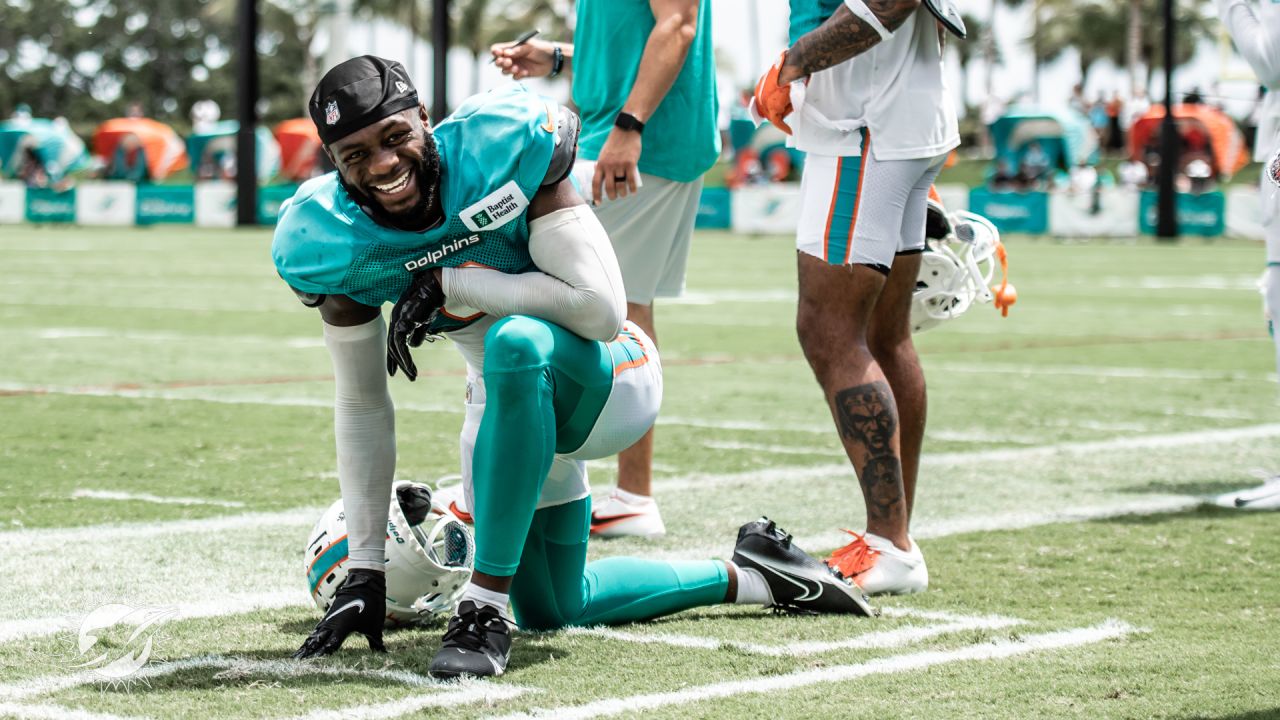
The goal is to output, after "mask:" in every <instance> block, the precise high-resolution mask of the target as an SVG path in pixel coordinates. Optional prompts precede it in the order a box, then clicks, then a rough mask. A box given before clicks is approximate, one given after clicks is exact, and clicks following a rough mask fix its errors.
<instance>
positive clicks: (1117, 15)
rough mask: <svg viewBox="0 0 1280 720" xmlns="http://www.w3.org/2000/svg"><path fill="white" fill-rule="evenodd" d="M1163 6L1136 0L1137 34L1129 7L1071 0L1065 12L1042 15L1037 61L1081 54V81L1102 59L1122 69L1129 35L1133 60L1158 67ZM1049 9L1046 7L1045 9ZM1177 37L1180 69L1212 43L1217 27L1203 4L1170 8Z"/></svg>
mask: <svg viewBox="0 0 1280 720" xmlns="http://www.w3.org/2000/svg"><path fill="white" fill-rule="evenodd" d="M1163 3H1164V0H1137V4H1138V5H1139V6H1140V12H1138V13H1137V14H1136V16H1137V17H1138V18H1140V19H1142V20H1145V21H1146V22H1142V23H1141V26H1140V27H1138V28H1134V27H1132V25H1131V23H1130V18H1131V14H1130V7H1129V5H1130V3H1124V2H1116V1H1115V0H1074V1H1073V2H1071V3H1067V4H1066V5H1065V6H1064V7H1059V8H1057V9H1055V11H1053V12H1052V13H1045V14H1044V16H1043V17H1042V18H1041V22H1040V34H1039V41H1038V42H1037V44H1036V51H1037V61H1039V62H1047V61H1050V60H1053V59H1056V58H1057V57H1058V56H1060V55H1061V54H1062V53H1063V52H1064V51H1066V50H1067V49H1068V48H1072V47H1074V48H1076V49H1077V50H1078V51H1079V53H1080V72H1081V75H1082V76H1083V75H1085V74H1087V73H1088V72H1089V68H1090V67H1091V66H1092V65H1093V63H1094V62H1096V61H1098V60H1101V59H1103V58H1107V59H1109V60H1111V61H1112V62H1114V63H1115V64H1116V66H1117V67H1124V66H1125V65H1126V64H1127V60H1128V58H1127V57H1126V56H1127V52H1126V49H1127V43H1128V40H1129V34H1130V32H1131V31H1134V38H1135V39H1136V40H1137V41H1138V47H1137V52H1136V53H1135V54H1136V57H1137V59H1138V60H1140V61H1141V62H1142V64H1143V65H1145V66H1146V67H1148V68H1151V67H1158V66H1159V65H1160V64H1161V62H1162V61H1163V59H1162V54H1163V44H1164V37H1163V32H1164V24H1163V22H1162V21H1161V20H1160V18H1161V17H1162V8H1163ZM1047 4H1048V3H1047ZM1174 12H1175V19H1176V21H1177V24H1178V32H1177V35H1176V41H1175V43H1174V62H1175V63H1176V64H1178V65H1182V64H1184V63H1186V62H1188V61H1190V60H1191V57H1192V55H1194V54H1195V51H1196V43H1198V42H1199V41H1200V40H1205V39H1212V38H1213V36H1214V31H1215V29H1216V28H1217V21H1216V20H1215V19H1212V18H1210V17H1208V16H1206V14H1205V12H1204V6H1203V3H1202V2H1199V1H1198V0H1183V1H1182V2H1178V3H1177V5H1176V7H1175V10H1174Z"/></svg>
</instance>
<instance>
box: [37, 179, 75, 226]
mask: <svg viewBox="0 0 1280 720" xmlns="http://www.w3.org/2000/svg"><path fill="white" fill-rule="evenodd" d="M27 219H28V220H30V221H31V222H49V223H73V222H75V221H76V189H75V188H74V187H73V188H70V189H68V190H64V191H62V192H59V191H57V190H54V189H52V188H27Z"/></svg>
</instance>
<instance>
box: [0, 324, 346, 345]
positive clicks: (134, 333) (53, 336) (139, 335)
mask: <svg viewBox="0 0 1280 720" xmlns="http://www.w3.org/2000/svg"><path fill="white" fill-rule="evenodd" d="M7 332H9V333H12V334H15V335H16V334H21V335H28V336H31V337H35V338H39V339H41V340H81V339H97V338H106V339H111V340H130V341H134V342H161V343H173V342H177V343H183V342H193V343H194V342H202V341H211V340H212V341H217V342H221V343H225V342H235V343H261V344H264V345H278V346H283V347H289V348H311V347H317V348H318V347H324V338H322V337H319V336H317V337H305V336H295V337H270V336H267V335H234V334H222V333H219V334H216V335H215V334H209V333H177V332H160V331H142V330H117V329H113V328H101V327H54V328H50V327H46V328H24V329H21V330H13V329H10V330H8V331H7Z"/></svg>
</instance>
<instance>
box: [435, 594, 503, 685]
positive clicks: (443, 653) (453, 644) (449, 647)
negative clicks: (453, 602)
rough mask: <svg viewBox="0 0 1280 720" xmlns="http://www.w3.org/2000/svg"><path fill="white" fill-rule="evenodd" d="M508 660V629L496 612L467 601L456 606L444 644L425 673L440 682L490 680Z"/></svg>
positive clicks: (501, 670) (499, 673)
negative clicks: (461, 679) (468, 679)
mask: <svg viewBox="0 0 1280 720" xmlns="http://www.w3.org/2000/svg"><path fill="white" fill-rule="evenodd" d="M510 657H511V626H510V625H508V624H507V621H506V620H504V619H502V616H501V615H499V614H498V611H497V610H495V609H494V608H492V607H490V606H488V605H477V604H476V603H473V602H471V601H470V600H464V601H462V602H461V603H459V604H458V609H457V611H456V612H455V613H454V615H453V617H452V618H450V619H449V629H448V630H445V633H444V642H442V643H441V645H440V649H439V650H438V651H437V652H436V656H435V659H433V660H432V661H431V668H430V669H429V670H428V672H430V673H431V677H433V678H437V679H440V680H452V679H455V678H460V677H493V676H495V675H501V674H502V673H503V671H505V670H506V669H507V660H508V659H510Z"/></svg>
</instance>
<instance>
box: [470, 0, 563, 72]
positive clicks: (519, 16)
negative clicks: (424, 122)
mask: <svg viewBox="0 0 1280 720" xmlns="http://www.w3.org/2000/svg"><path fill="white" fill-rule="evenodd" d="M571 14H572V8H571V7H570V6H569V5H568V4H567V3H564V2H555V0H515V1H510V0H509V1H508V2H502V3H494V2H491V0H462V1H461V2H455V3H454V21H455V22H456V26H455V27H456V28H457V37H458V39H459V40H460V43H459V44H461V45H462V46H463V47H465V48H467V50H469V51H470V52H471V58H472V61H473V62H474V63H475V71H474V72H473V73H472V74H471V91H472V93H476V92H479V91H480V69H481V68H482V67H483V66H484V63H485V62H487V58H488V57H489V46H490V45H492V44H494V43H498V42H503V41H505V40H510V39H512V38H514V37H515V36H517V35H519V34H520V33H522V32H524V31H526V30H531V29H533V28H537V29H538V30H540V31H541V34H542V37H544V38H547V39H554V40H561V41H566V42H568V41H571V40H572V38H573V33H572V31H570V29H569V24H568V18H569V16H570V15H571Z"/></svg>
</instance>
